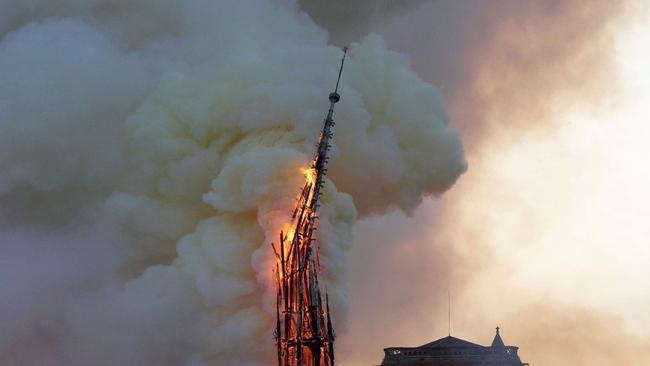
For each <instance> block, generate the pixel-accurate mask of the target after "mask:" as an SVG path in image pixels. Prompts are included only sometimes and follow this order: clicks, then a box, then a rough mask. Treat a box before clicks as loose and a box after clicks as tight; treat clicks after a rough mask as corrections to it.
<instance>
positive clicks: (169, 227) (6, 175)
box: [0, 0, 465, 366]
mask: <svg viewBox="0 0 650 366" xmlns="http://www.w3.org/2000/svg"><path fill="white" fill-rule="evenodd" d="M307 10H309V7H307ZM0 37H1V38H0V70H1V71H0V83H1V84H2V85H3V88H2V89H0V130H1V131H2V134H1V135H0V151H1V153H0V218H1V221H0V233H1V236H0V238H1V239H0V243H1V244H0V245H1V248H2V253H3V254H2V257H1V259H0V278H1V279H2V282H0V298H1V299H2V302H0V323H1V324H3V331H2V334H1V335H0V363H2V364H3V365H21V366H23V365H52V366H59V365H66V366H74V365H98V366H99V365H125V366H127V365H138V366H142V365H188V366H189V365H192V366H199V365H261V364H266V361H267V360H268V356H269V354H270V352H271V350H272V347H273V344H272V336H271V331H270V329H271V326H270V323H271V322H270V320H271V319H272V316H273V315H272V311H271V309H272V307H273V299H272V296H269V295H270V294H271V293H272V291H271V283H270V274H271V273H270V269H271V268H272V266H271V262H270V261H271V257H270V252H269V250H270V242H271V241H274V240H276V237H277V234H278V231H279V229H280V228H281V226H282V225H283V224H284V223H285V222H286V219H287V215H288V213H289V210H290V208H291V207H292V205H293V204H294V202H295V196H296V192H297V189H298V188H299V187H300V186H301V182H302V181H303V179H304V177H303V176H302V173H301V168H303V167H305V166H306V165H307V164H308V161H309V159H310V157H311V154H312V152H313V149H314V143H315V141H316V138H317V136H318V133H319V130H320V128H321V127H322V125H321V121H322V119H323V117H324V113H325V109H326V107H327V104H326V101H327V100H326V96H327V94H328V93H329V92H330V91H331V89H332V87H333V83H334V77H335V76H336V72H337V67H338V62H339V59H340V56H341V52H340V50H339V49H337V48H336V47H333V46H330V45H329V44H328V42H329V41H328V35H327V32H326V31H325V30H324V29H322V28H320V27H319V26H317V25H316V24H315V23H314V22H313V21H312V20H311V19H310V17H309V16H308V15H306V14H305V13H304V12H303V11H302V10H301V9H300V8H299V5H298V4H297V3H295V2H293V1H288V0H276V1H272V0H246V1H227V0H223V1H203V0H192V1H177V0H165V1H162V2H160V1H157V2H152V1H146V0H139V1H117V0H94V1H84V2H79V1H72V0H70V1H62V2H57V4H53V3H52V2H48V1H31V2H3V3H1V4H0ZM341 94H342V96H343V97H342V101H341V103H339V105H337V110H336V119H337V120H338V121H339V123H338V124H337V126H336V131H335V138H334V146H333V156H332V164H331V167H330V175H329V178H330V181H328V183H327V185H326V194H325V196H324V201H323V207H322V209H321V211H320V230H319V233H320V234H319V236H320V239H321V243H322V247H321V262H322V265H323V275H324V277H325V284H326V286H327V289H328V291H329V294H330V298H332V300H333V303H334V304H333V305H334V309H333V312H335V314H336V318H337V322H338V324H337V326H338V327H339V328H338V329H340V332H343V331H344V329H345V328H344V325H345V314H346V309H345V308H346V303H347V296H348V295H347V290H346V276H347V271H348V269H347V267H348V265H347V254H346V253H347V252H348V250H349V248H350V245H351V243H352V238H351V229H352V225H353V224H354V222H355V221H356V220H357V218H359V217H365V216H367V215H370V214H379V215H381V214H384V213H386V212H388V211H390V210H393V209H400V210H405V211H407V212H409V211H412V210H413V209H414V208H415V207H416V206H418V205H419V204H420V202H421V200H422V197H423V196H426V195H438V194H441V193H442V192H444V191H445V190H446V189H448V188H449V187H450V186H451V185H452V184H453V183H454V182H455V180H456V179H457V178H458V176H459V175H460V174H462V173H463V172H464V170H465V162H464V155H463V149H462V145H461V143H460V140H459V137H458V135H457V134H456V132H455V131H454V130H453V129H451V128H450V127H449V125H448V119H449V118H448V116H447V114H446V111H445V108H444V107H443V104H442V100H441V96H440V93H439V91H438V90H437V89H436V88H435V87H433V86H431V85H429V84H427V83H425V82H423V81H422V80H420V79H419V78H418V77H417V76H416V75H415V73H414V72H413V71H412V70H411V69H410V66H409V63H408V61H407V60H406V58H405V57H404V56H402V55H400V54H397V53H394V52H391V51H389V50H387V48H386V46H385V44H384V42H383V40H382V39H381V38H380V37H378V36H369V37H367V38H365V39H364V40H363V41H361V42H359V43H355V44H353V45H352V48H351V56H350V59H349V62H348V63H347V65H346V68H345V71H344V77H343V79H342V85H341Z"/></svg>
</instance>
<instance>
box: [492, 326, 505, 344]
mask: <svg viewBox="0 0 650 366" xmlns="http://www.w3.org/2000/svg"><path fill="white" fill-rule="evenodd" d="M505 346H506V345H505V343H503V339H501V335H500V334H499V327H497V334H496V335H495V336H494V340H492V347H505Z"/></svg>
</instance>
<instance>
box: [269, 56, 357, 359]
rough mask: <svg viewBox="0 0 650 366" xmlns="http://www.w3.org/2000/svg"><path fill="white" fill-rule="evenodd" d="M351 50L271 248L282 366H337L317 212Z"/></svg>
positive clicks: (276, 333)
mask: <svg viewBox="0 0 650 366" xmlns="http://www.w3.org/2000/svg"><path fill="white" fill-rule="evenodd" d="M346 54H347V47H346V48H344V49H343V58H342V59H341V67H340V68H339V74H338V78H337V80H336V87H335V88H334V92H332V93H330V95H329V101H330V107H329V111H328V112H327V117H325V123H324V125H323V130H322V131H321V133H320V136H319V138H318V145H317V149H316V154H315V155H314V158H313V160H312V162H311V166H310V167H309V169H307V171H306V172H305V178H306V181H305V185H304V186H303V188H302V190H301V193H300V196H299V197H298V202H297V204H296V207H295V208H294V210H293V212H292V215H291V225H290V229H289V230H288V231H287V232H284V231H283V232H281V233H280V243H279V248H278V247H276V246H275V244H273V250H274V252H275V255H276V258H277V264H276V268H275V269H274V271H273V272H274V279H275V286H276V290H277V303H276V316H277V321H276V326H275V332H274V333H275V342H276V345H277V358H278V365H279V366H334V339H335V336H334V329H333V327H332V319H331V314H330V308H329V296H328V295H327V294H325V304H323V301H322V296H321V291H320V287H319V284H318V274H319V272H320V268H319V261H318V251H317V250H316V251H315V250H314V249H315V245H316V244H315V240H316V238H315V231H316V229H317V221H318V216H317V214H316V212H317V210H318V206H319V199H320V196H321V189H322V188H323V184H324V183H325V181H324V179H325V174H326V173H327V168H326V166H327V162H328V159H329V158H328V153H329V150H330V147H331V144H330V141H331V140H332V136H333V132H332V127H334V119H333V116H334V105H335V104H336V103H337V102H338V101H339V100H340V99H341V96H340V95H339V94H338V88H339V82H340V81H341V73H342V72H343V64H344V62H345V56H346Z"/></svg>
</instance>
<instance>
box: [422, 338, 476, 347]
mask: <svg viewBox="0 0 650 366" xmlns="http://www.w3.org/2000/svg"><path fill="white" fill-rule="evenodd" d="M440 347H444V348H484V347H483V346H481V345H479V344H476V343H472V342H468V341H465V340H462V339H460V338H456V337H452V336H448V337H445V338H440V339H438V340H436V341H433V342H431V343H427V344H425V345H422V346H420V347H419V348H440Z"/></svg>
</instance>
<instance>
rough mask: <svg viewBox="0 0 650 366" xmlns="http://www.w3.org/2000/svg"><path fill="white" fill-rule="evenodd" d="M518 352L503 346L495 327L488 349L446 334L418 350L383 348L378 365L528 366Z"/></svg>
mask: <svg viewBox="0 0 650 366" xmlns="http://www.w3.org/2000/svg"><path fill="white" fill-rule="evenodd" d="M518 350H519V347H516V346H506V345H505V344H504V343H503V339H501V335H500V334H499V327H497V333H496V335H495V336H494V340H493V341H492V345H491V346H487V347H486V346H481V345H480V344H476V343H472V342H468V341H466V340H463V339H460V338H456V337H452V336H451V335H449V336H447V337H444V338H440V339H438V340H435V341H433V342H430V343H427V344H424V345H422V346H419V347H389V348H384V360H383V361H382V363H381V366H407V365H414V366H415V365H418V366H450V365H454V366H528V363H524V362H521V359H520V358H519V355H518V354H517V351H518Z"/></svg>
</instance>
